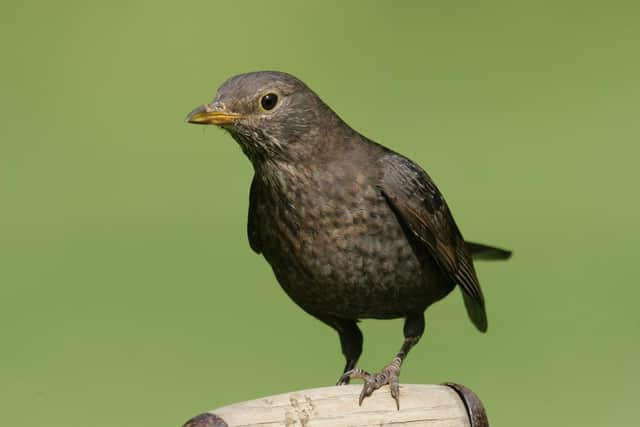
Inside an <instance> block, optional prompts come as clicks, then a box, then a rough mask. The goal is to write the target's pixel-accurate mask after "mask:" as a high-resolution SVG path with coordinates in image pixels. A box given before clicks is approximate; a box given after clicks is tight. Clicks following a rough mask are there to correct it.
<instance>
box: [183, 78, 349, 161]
mask: <svg viewBox="0 0 640 427" xmlns="http://www.w3.org/2000/svg"><path fill="white" fill-rule="evenodd" d="M186 121H187V122H189V123H195V124H202V125H217V126H220V127H222V128H223V129H225V130H227V131H228V132H229V133H230V134H231V135H232V136H233V138H234V139H235V140H236V141H237V142H238V143H239V144H240V146H241V147H242V150H243V151H244V152H245V154H246V155H247V156H248V157H249V158H250V159H251V161H252V162H254V163H256V162H258V163H259V162H262V161H264V160H269V159H283V160H292V161H299V160H304V158H305V157H310V156H314V155H317V154H318V150H322V147H320V146H319V144H320V142H319V141H321V140H322V139H323V138H322V135H323V134H324V133H325V132H327V129H329V128H332V127H336V126H337V124H338V122H340V123H341V121H340V119H339V118H338V117H337V116H336V115H335V113H334V112H333V111H332V110H331V109H330V108H329V107H327V106H326V105H325V104H324V103H323V102H322V100H321V99H320V98H319V97H318V96H317V95H316V94H315V93H314V92H313V91H312V90H311V89H309V88H308V87H307V86H306V85H305V84H304V83H303V82H302V81H300V80H298V79H297V78H295V77H293V76H292V75H290V74H286V73H282V72H276V71H258V72H253V73H247V74H240V75H237V76H234V77H232V78H230V79H229V80H227V81H226V82H224V83H223V84H222V86H220V88H219V89H218V93H217V94H216V97H215V99H214V100H213V101H212V102H211V103H209V104H204V105H202V106H200V107H197V108H196V109H195V110H193V111H192V112H191V113H189V115H188V116H187V118H186Z"/></svg>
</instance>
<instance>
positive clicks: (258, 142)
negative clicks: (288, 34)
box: [185, 71, 511, 410]
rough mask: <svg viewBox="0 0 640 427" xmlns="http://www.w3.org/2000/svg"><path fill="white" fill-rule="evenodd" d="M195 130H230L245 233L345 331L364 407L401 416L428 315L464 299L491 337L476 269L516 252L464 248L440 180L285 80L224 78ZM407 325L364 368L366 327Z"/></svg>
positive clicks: (308, 301) (302, 300)
mask: <svg viewBox="0 0 640 427" xmlns="http://www.w3.org/2000/svg"><path fill="white" fill-rule="evenodd" d="M185 121H186V122H188V123H192V124H199V125H215V126H218V127H220V128H222V129H224V130H225V131H227V132H228V133H229V134H230V135H231V137H232V138H233V139H234V140H235V141H236V142H237V143H238V144H239V146H240V148H241V150H242V151H243V152H244V154H245V155H246V157H247V158H248V159H249V161H250V162H251V164H252V166H253V170H254V176H253V179H252V182H251V186H250V189H249V212H248V219H247V235H248V240H249V245H250V247H251V249H252V250H253V251H255V252H256V253H258V254H262V256H263V257H264V258H265V259H266V261H267V262H268V263H269V264H270V266H271V268H272V270H273V273H274V275H275V277H276V279H277V281H278V283H279V284H280V286H281V287H282V289H283V290H284V291H285V292H286V294H287V295H288V296H289V297H290V298H291V299H292V300H293V301H294V302H295V303H296V304H297V305H298V306H299V307H301V308H302V309H303V310H304V311H305V312H307V313H308V314H310V315H311V316H313V317H315V318H317V319H318V320H320V321H321V322H323V323H325V324H326V325H328V326H330V327H331V328H333V329H335V331H337V333H338V337H339V340H340V346H341V350H342V353H343V355H344V357H345V361H346V364H345V367H344V369H343V373H342V375H341V376H340V378H339V379H338V382H337V384H338V385H342V384H348V383H349V381H350V380H351V379H360V380H363V381H364V384H363V387H362V391H361V393H360V396H359V400H358V403H359V404H360V405H362V402H363V400H364V399H365V398H366V397H368V396H370V395H371V394H372V393H373V392H374V391H375V390H377V389H379V388H381V387H382V386H385V385H388V386H389V389H390V394H391V397H392V398H393V399H394V400H395V403H396V406H397V408H398V410H399V409H400V397H399V396H400V393H399V375H400V368H401V365H402V364H403V362H404V360H405V359H406V357H407V355H408V354H409V351H410V350H411V348H412V347H413V346H414V345H415V344H416V343H417V342H418V341H419V340H420V338H421V336H422V335H423V333H424V329H425V317H424V313H425V310H426V309H427V308H428V307H429V306H431V305H432V304H433V303H435V302H437V301H439V300H441V299H442V298H444V297H445V296H447V295H448V294H449V293H450V292H451V291H452V290H453V289H454V288H455V287H456V285H457V286H458V287H459V288H460V289H461V291H462V292H461V293H462V297H463V301H464V306H465V307H466V311H467V313H468V316H469V318H470V320H471V322H472V323H473V324H474V325H475V326H476V328H477V329H478V330H480V331H481V332H485V331H486V330H487V325H488V323H487V315H486V309H485V300H484V296H483V293H482V290H481V289H480V283H479V281H478V276H477V274H476V271H475V268H474V264H473V259H474V258H476V259H489V260H499V259H507V258H509V257H510V256H511V252H510V251H509V250H505V249H501V248H498V247H493V246H488V245H484V244H479V243H474V242H469V241H465V240H464V238H463V236H462V233H461V232H460V229H459V228H458V226H457V225H456V222H455V221H454V218H453V216H452V213H451V210H450V209H449V206H448V205H447V203H446V201H445V199H444V197H443V196H442V194H441V193H440V191H439V190H438V188H437V187H436V185H435V184H434V182H433V180H432V179H431V177H430V176H429V175H428V174H427V173H426V172H425V171H424V170H423V169H422V168H421V167H420V166H418V165H417V164H416V163H415V162H413V161H412V160H410V159H409V158H407V157H405V156H403V155H401V154H399V153H396V152H395V151H393V150H391V149H389V148H387V147H385V146H383V145H381V144H378V143H377V142H374V141H372V140H371V139H369V138H367V137H365V136H364V135H362V134H360V133H359V132H357V131H356V130H355V129H353V128H352V127H350V126H349V125H348V124H347V123H346V122H345V121H344V120H343V119H342V118H340V116H338V114H337V113H335V112H334V111H333V110H332V109H331V108H330V107H329V106H328V105H327V104H326V103H325V102H324V101H323V100H322V99H321V98H320V97H319V96H318V95H317V94H316V93H315V92H314V91H313V90H312V89H311V88H309V87H308V86H307V85H306V84H305V83H304V82H303V81H302V80H300V79H298V78H297V77H295V76H293V75H291V74H288V73H285V72H279V71H256V72H249V73H245V74H239V75H236V76H233V77H231V78H229V79H228V80H226V81H225V82H224V83H223V84H222V85H221V86H220V87H219V89H218V91H217V93H216V95H215V98H214V99H213V101H212V102H210V103H206V104H203V105H200V106H198V107H197V108H195V109H194V110H193V111H191V112H190V113H189V114H188V115H187V117H186V119H185ZM370 318H374V319H394V318H404V328H403V333H404V339H403V342H402V345H401V347H400V350H399V351H398V352H397V353H396V354H395V357H393V359H392V360H391V362H389V363H388V364H386V365H385V366H384V367H383V368H382V369H381V370H380V371H379V372H377V373H370V372H369V371H366V370H364V369H361V368H359V367H358V366H357V362H358V359H359V358H360V355H361V354H362V345H363V335H362V332H361V330H360V328H359V327H358V322H359V321H360V320H362V319H370Z"/></svg>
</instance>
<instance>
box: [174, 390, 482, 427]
mask: <svg viewBox="0 0 640 427" xmlns="http://www.w3.org/2000/svg"><path fill="white" fill-rule="evenodd" d="M361 388H362V386H360V385H349V386H340V387H323V388H314V389H308V390H301V391H296V392H291V393H284V394H278V395H274V396H268V397H264V398H261V399H256V400H250V401H246V402H239V403H235V404H232V405H229V406H223V407H221V408H218V409H214V410H212V411H210V412H209V413H205V414H201V415H200V416H198V417H195V418H193V419H191V420H189V421H188V422H187V423H186V424H185V427H224V426H225V425H226V426H229V427H235V426H256V425H257V426H260V427H275V426H287V427H289V426H291V427H293V426H300V427H326V426H372V425H374V426H405V425H406V426H431V427H472V423H471V421H470V419H469V412H468V410H467V407H466V405H465V402H464V401H463V400H462V398H461V396H460V395H459V393H458V392H456V390H454V389H453V388H451V387H449V386H446V385H426V384H401V385H400V405H401V406H400V410H399V411H398V410H397V409H396V407H395V402H394V401H393V399H392V398H391V396H390V395H389V390H388V388H387V387H384V388H382V389H380V390H378V391H376V392H375V393H373V395H372V396H370V397H368V398H366V399H365V401H364V402H363V404H362V406H358V396H359V394H360V390H361ZM214 414H215V416H214ZM225 423H226V424H225ZM474 425H476V424H475V423H474Z"/></svg>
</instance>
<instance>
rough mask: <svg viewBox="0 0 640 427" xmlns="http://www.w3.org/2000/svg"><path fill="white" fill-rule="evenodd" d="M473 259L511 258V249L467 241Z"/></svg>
mask: <svg viewBox="0 0 640 427" xmlns="http://www.w3.org/2000/svg"><path fill="white" fill-rule="evenodd" d="M466 243H467V247H468V248H469V251H470V252H471V256H472V257H473V259H481V260H501V259H509V258H510V257H511V251H508V250H506V249H501V248H496V247H493V246H488V245H483V244H481V243H475V242H466Z"/></svg>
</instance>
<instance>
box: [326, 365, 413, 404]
mask: <svg viewBox="0 0 640 427" xmlns="http://www.w3.org/2000/svg"><path fill="white" fill-rule="evenodd" d="M395 362H396V361H395V360H394V361H393V362H391V363H390V364H389V365H387V366H385V367H384V369H382V371H381V372H379V373H376V374H370V373H369V372H367V371H364V370H362V369H360V368H355V369H352V370H350V371H347V372H345V373H344V374H342V376H341V377H340V379H339V380H338V385H340V384H346V383H348V381H349V379H362V380H364V385H363V386H362V391H361V392H360V397H359V399H358V404H359V405H360V406H362V401H364V399H365V398H366V397H369V396H371V394H372V393H373V392H374V391H376V390H377V389H379V388H380V387H382V386H383V385H386V384H388V385H389V390H390V391H391V397H392V398H393V400H395V402H396V407H397V408H398V410H399V409H400V384H399V382H398V376H399V375H400V366H399V364H397V363H395Z"/></svg>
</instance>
